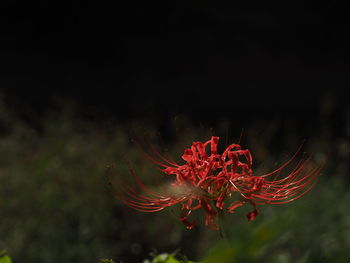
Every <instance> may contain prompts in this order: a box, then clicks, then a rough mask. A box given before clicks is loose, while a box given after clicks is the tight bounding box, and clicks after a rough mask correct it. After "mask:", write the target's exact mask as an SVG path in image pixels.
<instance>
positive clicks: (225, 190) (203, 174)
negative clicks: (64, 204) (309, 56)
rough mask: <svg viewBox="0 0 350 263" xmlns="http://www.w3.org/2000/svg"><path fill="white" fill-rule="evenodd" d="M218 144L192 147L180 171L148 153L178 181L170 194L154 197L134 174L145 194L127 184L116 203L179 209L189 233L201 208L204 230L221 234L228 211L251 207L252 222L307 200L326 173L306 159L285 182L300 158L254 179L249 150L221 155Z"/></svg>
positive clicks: (145, 209) (172, 163)
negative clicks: (271, 209) (262, 209)
mask: <svg viewBox="0 0 350 263" xmlns="http://www.w3.org/2000/svg"><path fill="white" fill-rule="evenodd" d="M218 142H219V137H214V136H213V137H211V139H210V140H208V141H207V142H205V143H202V142H194V143H192V146H191V148H188V149H185V151H184V154H183V155H182V159H183V160H184V161H185V163H184V164H181V165H180V164H178V163H176V162H175V161H173V160H172V159H169V158H166V157H164V156H162V155H161V154H160V153H159V152H158V151H157V150H156V149H155V148H154V147H153V146H151V149H152V151H153V153H146V154H145V155H146V157H147V158H148V159H149V160H151V161H152V162H153V163H154V164H155V165H156V166H157V167H158V168H159V169H160V170H161V171H163V172H164V173H165V174H167V175H173V176H174V178H175V180H174V182H173V183H172V185H171V187H170V190H171V192H169V193H167V194H160V193H156V192H154V191H151V190H150V189H149V188H147V187H146V186H145V185H144V184H143V183H142V182H141V181H140V180H139V179H138V178H137V177H136V175H135V173H134V172H133V171H132V170H130V173H131V175H132V178H133V180H134V181H135V183H136V184H137V186H138V187H139V188H140V190H141V191H143V192H144V194H140V193H139V192H138V191H137V190H135V189H134V188H132V187H131V186H130V185H129V184H126V183H123V184H119V185H118V188H116V187H113V189H114V192H115V195H116V198H118V199H119V200H120V201H122V202H123V203H124V204H126V205H128V206H129V207H131V208H133V209H135V210H138V211H141V212H156V211H160V210H162V209H164V208H166V207H168V206H172V205H175V204H179V203H180V204H181V214H180V220H181V221H182V222H183V223H184V224H185V226H186V227H187V228H189V229H191V228H193V227H194V226H195V222H194V221H190V220H189V215H190V214H191V212H192V211H194V210H198V209H200V208H202V209H203V210H204V212H205V224H206V225H207V226H209V227H210V228H212V229H218V225H217V223H216V220H217V216H218V213H219V211H222V210H224V209H226V210H227V211H228V212H229V213H233V212H234V211H235V209H236V208H237V207H240V206H242V205H244V204H245V203H250V204H251V205H252V206H253V207H254V210H253V211H252V212H250V213H248V214H247V218H248V220H249V221H251V220H253V219H254V218H255V217H256V216H257V215H258V210H257V205H261V204H268V203H269V204H283V203H288V202H291V201H293V200H296V199H298V198H300V197H301V196H303V195H304V194H305V193H307V192H308V191H309V190H310V189H311V188H312V187H313V185H314V184H315V182H316V180H315V177H316V176H317V175H318V173H319V172H320V170H321V167H314V168H310V166H309V164H310V158H307V159H304V158H303V159H301V160H300V161H299V163H297V165H296V166H295V167H294V169H293V170H292V171H291V172H290V173H289V174H288V175H287V176H285V177H282V178H281V177H280V176H281V172H282V171H283V169H284V168H285V167H287V166H288V165H289V164H291V162H292V161H293V160H294V159H295V157H296V155H297V153H298V152H297V153H296V154H295V155H294V156H292V158H291V159H290V160H289V161H287V162H285V163H284V164H283V165H282V166H280V167H279V168H278V169H276V170H275V171H273V172H271V173H268V174H264V175H260V176H255V175H253V171H252V168H251V166H252V160H253V159H252V155H251V153H250V152H249V150H242V149H241V146H240V145H239V144H231V145H229V146H228V147H227V148H226V149H225V151H224V152H223V153H222V154H219V153H218V151H217V146H218ZM235 192H236V193H238V194H239V195H240V196H241V197H240V199H239V200H237V201H234V202H231V203H229V202H230V199H231V198H230V197H231V195H232V193H235ZM227 203H228V204H227Z"/></svg>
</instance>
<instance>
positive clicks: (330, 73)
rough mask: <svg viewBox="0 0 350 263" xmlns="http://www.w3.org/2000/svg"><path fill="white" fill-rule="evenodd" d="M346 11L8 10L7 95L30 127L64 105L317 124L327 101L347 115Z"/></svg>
mask: <svg viewBox="0 0 350 263" xmlns="http://www.w3.org/2000/svg"><path fill="white" fill-rule="evenodd" d="M346 10H347V9H346V8H345V7H343V6H336V5H335V4H332V3H328V4H325V5H321V4H318V5H311V4H310V5H308V4H307V3H305V2H302V3H298V2H294V1H293V2H290V3H280V4H279V5H275V4H268V3H260V4H255V3H246V5H245V6H244V5H242V4H237V3H236V1H235V3H232V4H221V3H219V1H212V2H210V1H163V2H162V3H156V2H152V1H144V2H142V3H139V2H132V1H110V2H108V1H106V2H104V1H23V2H19V1H3V2H2V7H1V8H0V12H1V14H0V17H1V44H2V45H3V46H2V48H1V53H0V54H1V65H2V69H1V72H0V76H1V86H0V91H1V93H2V94H3V95H2V96H3V97H4V98H5V101H6V105H7V107H9V108H11V109H12V110H13V111H15V112H17V113H18V114H19V115H20V116H24V117H23V118H28V119H34V117H30V116H40V114H42V113H43V112H45V111H46V110H47V109H50V108H51V107H53V105H54V104H55V103H56V104H57V98H60V99H59V100H58V101H62V98H63V101H64V100H70V101H73V102H74V103H76V104H77V105H79V107H81V109H82V112H83V113H84V114H85V115H87V116H90V117H91V116H94V117H93V118H96V119H99V118H105V117H107V118H112V119H116V120H129V119H133V118H146V119H147V118H150V119H152V118H159V119H160V120H163V121H164V120H166V119H167V118H170V116H175V115H178V114H179V115H183V116H189V117H190V118H192V119H193V120H195V121H202V122H205V123H206V122H208V123H215V122H216V121H217V120H220V119H222V118H227V119H229V120H232V121H233V120H234V121H236V122H239V123H244V122H247V121H249V120H252V119H271V118H274V117H275V116H282V118H283V117H284V116H287V117H288V116H291V115H293V116H296V117H297V118H299V119H300V121H301V122H310V121H313V120H314V119H315V116H316V114H317V113H318V112H319V110H320V107H322V106H320V105H321V104H322V103H323V100H324V98H327V97H330V98H331V100H333V101H335V102H336V103H335V111H334V112H335V113H334V118H337V116H339V114H341V112H342V111H343V110H344V109H345V107H346V105H347V96H346V93H345V89H346V88H347V87H348V85H349V77H348V76H349V74H348V72H349V68H350V64H349V44H350V42H349V40H348V34H349V24H348V23H346V16H347V14H346ZM55 101H56V102H55ZM28 116H29V117H28Z"/></svg>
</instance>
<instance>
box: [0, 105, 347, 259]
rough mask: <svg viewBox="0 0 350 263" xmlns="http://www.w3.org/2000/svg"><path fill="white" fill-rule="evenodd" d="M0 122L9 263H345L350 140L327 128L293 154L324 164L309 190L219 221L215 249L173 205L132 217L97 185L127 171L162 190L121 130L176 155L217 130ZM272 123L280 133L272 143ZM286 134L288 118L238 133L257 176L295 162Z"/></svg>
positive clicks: (64, 116) (180, 124)
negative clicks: (150, 259) (165, 257)
mask: <svg viewBox="0 0 350 263" xmlns="http://www.w3.org/2000/svg"><path fill="white" fill-rule="evenodd" d="M1 113H2V114H1V118H2V119H1V121H2V122H3V123H7V126H6V131H4V132H3V134H2V135H1V137H0V154H1V159H0V186H1V187H0V189H1V191H0V201H1V203H0V205H1V221H0V233H1V235H0V241H1V246H2V248H3V249H6V250H7V251H8V253H9V255H11V257H12V259H13V260H14V262H22V261H23V259H25V261H26V262H53V263H54V262H62V261H67V262H74V261H75V262H89V261H90V262H91V261H94V260H95V261H96V260H98V259H99V258H113V259H115V260H116V261H117V260H123V261H125V262H142V260H143V259H144V258H146V257H147V255H148V254H149V253H150V252H151V251H153V250H157V251H159V252H165V251H168V252H171V251H175V250H178V251H179V254H180V255H186V256H187V257H188V258H190V259H191V260H196V261H199V260H204V259H206V260H207V261H208V262H345V261H344V260H345V259H349V258H350V254H349V251H350V239H349V233H350V212H349V211H350V210H349V209H348V207H349V206H348V204H349V202H350V191H349V190H348V188H349V180H348V178H347V176H348V166H349V163H348V160H349V159H348V158H349V151H348V149H349V145H348V144H349V140H348V139H347V138H346V137H344V138H335V137H334V131H332V130H331V129H330V128H329V129H327V127H325V128H324V129H322V130H318V131H315V133H314V135H315V136H314V137H313V138H310V139H308V140H306V142H305V146H304V148H303V150H305V151H306V152H307V153H309V154H313V159H314V160H315V162H318V163H325V166H324V169H323V171H322V174H321V176H320V178H319V182H318V183H317V185H316V186H315V187H314V188H313V189H312V190H311V191H310V192H309V193H308V194H307V195H305V196H304V197H302V198H301V199H299V200H297V201H295V202H292V203H290V204H287V205H280V206H277V205H275V206H269V205H266V206H261V207H260V212H261V213H260V215H259V216H258V217H257V218H256V220H254V221H252V222H247V221H246V220H245V214H246V213H247V212H248V211H249V210H250V209H251V208H250V207H249V206H248V207H242V208H239V209H237V212H236V213H234V214H233V215H231V214H230V215H227V216H226V217H225V218H224V222H222V226H223V230H224V231H225V233H226V235H227V237H228V240H226V239H225V238H223V237H221V236H220V234H219V232H217V231H213V230H208V229H206V228H205V227H201V226H200V227H197V228H195V229H192V230H186V229H185V228H184V227H183V225H182V224H181V223H180V222H179V221H178V220H177V215H178V211H174V209H172V208H169V209H165V210H164V211H162V212H159V213H151V214H147V213H139V212H137V211H133V210H131V209H130V208H128V207H126V206H124V205H123V204H121V203H119V202H117V201H115V200H114V198H113V195H112V193H111V191H110V189H109V188H108V186H107V182H108V181H109V180H111V181H112V182H113V181H115V182H117V181H118V177H119V178H123V179H128V178H129V176H130V175H129V172H128V167H129V166H130V167H132V168H133V169H134V170H135V172H136V173H137V174H138V176H139V177H140V178H141V179H142V180H143V181H145V183H146V184H148V185H153V186H154V187H159V189H158V190H159V191H161V190H162V189H161V184H162V182H165V181H166V180H165V179H166V178H164V175H163V174H162V173H161V172H159V171H157V170H156V169H154V167H153V166H152V165H151V164H150V163H149V162H147V161H146V159H145V158H144V157H143V156H142V154H140V152H139V151H138V150H137V148H136V147H135V145H134V144H133V143H132V142H131V141H130V131H132V133H133V134H137V135H139V137H141V138H142V137H146V138H148V139H149V140H150V141H151V142H152V143H154V144H155V145H156V147H159V148H160V149H161V150H164V149H165V148H164V146H163V145H162V144H165V145H167V146H168V147H167V148H168V151H169V153H170V154H172V156H175V157H179V156H180V155H181V154H182V151H183V149H184V146H187V145H188V144H189V143H190V142H191V141H193V140H196V139H197V140H198V139H199V140H202V139H203V138H208V136H209V135H210V133H216V134H222V135H223V136H225V133H226V126H225V124H222V125H221V126H220V125H218V126H217V128H216V129H213V130H210V129H209V128H205V127H198V126H195V125H194V124H191V123H190V122H189V121H188V120H186V118H185V117H184V118H181V117H178V118H177V119H176V120H173V123H172V124H171V125H173V126H172V127H171V128H170V130H171V131H173V132H172V133H171V134H168V136H166V137H167V139H165V140H164V141H163V142H161V140H162V138H163V137H164V135H163V134H162V133H157V130H156V129H154V127H147V126H146V125H145V124H142V123H141V122H135V121H133V122H129V123H124V124H118V123H114V124H113V123H106V122H101V123H98V125H97V124H96V123H95V122H90V121H88V120H84V119H79V118H78V117H77V115H76V114H75V112H74V110H72V109H69V108H66V109H62V110H61V111H57V112H51V113H50V114H47V115H46V116H45V117H44V118H43V119H42V122H41V123H40V128H37V129H34V128H32V127H31V126H29V125H27V124H25V122H23V121H21V120H19V119H17V120H16V119H15V117H14V116H13V115H11V113H9V112H6V109H4V108H2V109H1ZM289 121H290V122H291V123H288V122H289ZM277 126H278V127H284V128H281V129H282V130H279V132H278V134H277V132H276V131H277V129H276V127H277ZM140 127H143V129H140ZM294 127H295V126H294V125H293V123H292V120H274V121H269V122H266V123H265V122H264V123H262V122H259V121H255V122H252V123H251V124H250V126H247V127H246V129H245V132H244V135H243V138H242V145H244V146H245V147H247V148H249V149H250V150H251V152H252V154H253V156H254V158H255V159H254V167H255V173H256V174H259V173H263V172H264V171H265V172H266V171H267V170H271V169H273V168H274V167H277V166H278V164H280V163H282V162H283V161H284V160H286V159H287V158H288V157H290V156H291V155H292V154H293V153H294V151H295V150H296V149H297V148H298V146H299V145H300V144H301V142H302V139H301V137H300V136H302V135H300V133H298V131H297V130H295V129H294ZM293 129H294V130H293ZM239 134H240V127H239V128H237V127H234V128H233V129H231V133H228V134H227V136H229V139H230V140H231V142H233V141H235V140H237V139H238V137H239ZM279 134H283V136H278V135H279ZM163 180H164V181H163ZM199 220H201V217H199ZM227 242H229V244H230V245H227ZM117 262H118V261H117Z"/></svg>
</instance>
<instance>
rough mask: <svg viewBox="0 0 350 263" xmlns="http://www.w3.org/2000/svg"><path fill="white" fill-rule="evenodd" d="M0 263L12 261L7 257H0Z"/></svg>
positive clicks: (10, 262)
mask: <svg viewBox="0 0 350 263" xmlns="http://www.w3.org/2000/svg"><path fill="white" fill-rule="evenodd" d="M0 263H12V260H11V259H10V257H9V256H2V257H0Z"/></svg>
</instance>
